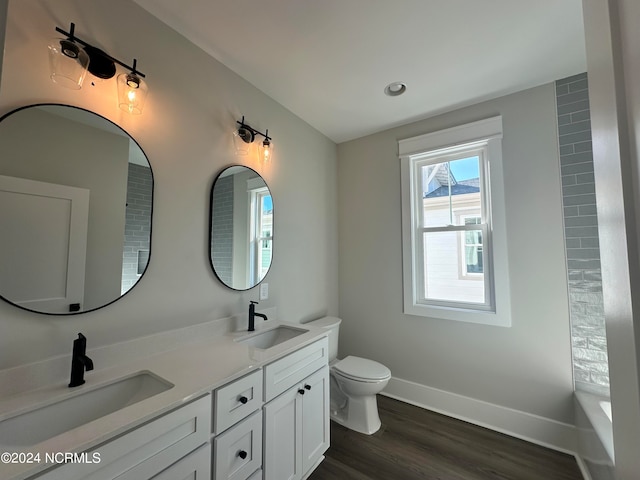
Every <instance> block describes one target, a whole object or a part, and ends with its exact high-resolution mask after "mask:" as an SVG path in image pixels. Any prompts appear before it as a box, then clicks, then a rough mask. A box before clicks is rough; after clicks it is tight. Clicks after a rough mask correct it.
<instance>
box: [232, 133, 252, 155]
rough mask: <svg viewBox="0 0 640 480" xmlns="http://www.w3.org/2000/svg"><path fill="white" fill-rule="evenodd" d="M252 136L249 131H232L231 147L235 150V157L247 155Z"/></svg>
mask: <svg viewBox="0 0 640 480" xmlns="http://www.w3.org/2000/svg"><path fill="white" fill-rule="evenodd" d="M253 139H254V134H253V132H252V131H251V130H249V129H247V128H244V127H240V128H238V129H237V130H234V131H233V146H234V147H235V149H236V155H243V156H244V155H249V151H250V149H251V142H253Z"/></svg>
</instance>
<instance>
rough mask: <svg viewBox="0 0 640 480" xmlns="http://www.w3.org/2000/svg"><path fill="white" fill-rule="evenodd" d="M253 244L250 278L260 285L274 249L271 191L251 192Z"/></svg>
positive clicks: (262, 188) (251, 248)
mask: <svg viewBox="0 0 640 480" xmlns="http://www.w3.org/2000/svg"><path fill="white" fill-rule="evenodd" d="M250 196H251V199H250V202H249V205H250V206H251V207H250V208H251V244H250V250H251V252H250V258H251V262H250V265H249V277H250V278H251V279H252V280H253V281H254V282H255V283H259V282H260V280H261V279H263V278H264V276H265V275H266V274H267V272H268V270H269V267H270V265H271V256H272V247H273V233H272V232H273V201H272V199H271V194H270V193H269V189H268V188H267V187H266V186H265V187H260V188H254V189H252V190H251V191H250Z"/></svg>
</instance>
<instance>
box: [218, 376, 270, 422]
mask: <svg viewBox="0 0 640 480" xmlns="http://www.w3.org/2000/svg"><path fill="white" fill-rule="evenodd" d="M213 405H214V406H213V409H214V415H213V418H214V420H213V432H214V434H215V435H218V434H220V433H222V432H224V431H225V430H226V429H227V428H229V427H230V426H231V425H233V424H235V423H237V422H239V421H240V420H242V419H243V418H245V417H246V416H247V415H249V414H250V413H252V412H255V411H256V410H258V409H259V408H260V407H261V406H262V370H256V371H255V372H253V373H250V374H249V375H247V376H245V377H242V378H240V379H238V380H236V381H234V382H231V383H229V384H227V385H225V386H224V387H220V388H218V389H217V390H215V392H214V402H213Z"/></svg>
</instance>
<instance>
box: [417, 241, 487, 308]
mask: <svg viewBox="0 0 640 480" xmlns="http://www.w3.org/2000/svg"><path fill="white" fill-rule="evenodd" d="M461 233H469V232H457V231H454V232H424V233H423V246H424V258H425V260H424V298H425V299H426V300H440V301H450V302H468V303H484V297H485V295H484V293H485V292H484V281H483V279H484V275H483V274H482V264H483V262H482V260H483V259H482V246H474V247H469V248H470V251H469V255H467V254H466V252H467V248H466V247H465V248H464V249H463V250H462V251H464V252H465V255H461V249H460V240H461V235H460V234H461ZM471 233H477V232H471ZM462 238H464V237H463V236H462ZM473 249H475V250H473ZM463 262H464V263H463ZM469 262H471V263H469ZM469 265H470V268H471V269H478V268H479V269H480V271H479V272H473V273H475V274H474V275H473V276H472V277H469V276H465V275H466V273H467V272H470V270H468V268H469Z"/></svg>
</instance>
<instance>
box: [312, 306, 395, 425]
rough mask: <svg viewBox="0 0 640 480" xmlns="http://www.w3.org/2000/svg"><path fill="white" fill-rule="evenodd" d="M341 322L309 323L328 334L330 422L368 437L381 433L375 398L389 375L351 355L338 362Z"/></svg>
mask: <svg viewBox="0 0 640 480" xmlns="http://www.w3.org/2000/svg"><path fill="white" fill-rule="evenodd" d="M341 321H342V320H341V319H339V318H337V317H323V318H320V319H318V320H314V321H312V322H309V325H313V326H314V327H321V328H326V329H328V330H329V367H330V375H331V386H330V398H331V406H330V410H331V420H333V421H335V422H337V423H339V424H341V425H344V426H345V427H347V428H350V429H351V430H355V431H356V432H360V433H365V434H367V435H371V434H372V433H375V432H377V431H378V430H379V429H380V417H379V416H378V403H377V402H376V394H377V393H380V392H381V391H382V390H383V389H384V387H385V386H386V385H387V383H389V379H390V378H391V371H390V370H389V369H388V368H387V367H385V366H384V365H382V364H381V363H378V362H374V361H373V360H367V359H366V358H360V357H354V356H351V355H350V356H348V357H346V358H345V359H343V360H338V358H337V357H338V333H339V330H340V322H341Z"/></svg>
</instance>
